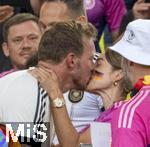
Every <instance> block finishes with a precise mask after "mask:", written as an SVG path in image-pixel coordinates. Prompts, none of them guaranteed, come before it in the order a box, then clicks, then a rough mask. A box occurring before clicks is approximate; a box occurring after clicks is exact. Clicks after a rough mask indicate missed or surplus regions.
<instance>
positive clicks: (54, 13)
mask: <svg viewBox="0 0 150 147" xmlns="http://www.w3.org/2000/svg"><path fill="white" fill-rule="evenodd" d="M83 17H84V19H85V11H84V8H83V1H82V0H47V1H45V2H44V3H43V5H42V7H41V10H40V23H41V24H42V25H43V27H44V28H45V27H46V26H48V24H49V23H51V22H54V21H56V22H57V21H66V20H69V19H74V20H76V19H80V18H83Z"/></svg>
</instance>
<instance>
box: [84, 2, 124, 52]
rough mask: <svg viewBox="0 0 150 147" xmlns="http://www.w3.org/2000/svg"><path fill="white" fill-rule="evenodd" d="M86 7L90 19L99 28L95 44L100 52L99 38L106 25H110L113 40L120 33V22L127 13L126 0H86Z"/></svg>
mask: <svg viewBox="0 0 150 147" xmlns="http://www.w3.org/2000/svg"><path fill="white" fill-rule="evenodd" d="M84 7H85V9H86V12H87V17H88V21H89V22H91V23H92V24H93V25H94V26H95V27H96V28H97V31H98V36H97V40H96V42H95V45H96V51H97V52H100V48H99V40H100V38H101V35H102V33H103V31H104V29H105V27H106V25H107V26H108V30H109V32H110V35H111V40H112V42H114V41H115V40H116V39H117V37H118V35H119V28H120V23H121V20H122V18H123V16H124V15H125V14H126V7H125V4H124V0H84ZM106 37H108V36H106Z"/></svg>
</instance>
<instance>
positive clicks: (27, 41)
mask: <svg viewBox="0 0 150 147" xmlns="http://www.w3.org/2000/svg"><path fill="white" fill-rule="evenodd" d="M22 47H23V48H28V47H30V41H29V40H28V39H24V40H23V42H22Z"/></svg>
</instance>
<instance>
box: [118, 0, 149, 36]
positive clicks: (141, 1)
mask: <svg viewBox="0 0 150 147" xmlns="http://www.w3.org/2000/svg"><path fill="white" fill-rule="evenodd" d="M136 19H150V3H148V2H145V0H137V1H136V2H135V3H134V5H133V8H132V9H131V10H129V11H128V12H127V13H126V15H125V16H124V17H123V19H122V22H121V25H120V30H119V35H122V33H124V31H125V30H126V27H127V25H128V23H129V22H131V21H133V20H136Z"/></svg>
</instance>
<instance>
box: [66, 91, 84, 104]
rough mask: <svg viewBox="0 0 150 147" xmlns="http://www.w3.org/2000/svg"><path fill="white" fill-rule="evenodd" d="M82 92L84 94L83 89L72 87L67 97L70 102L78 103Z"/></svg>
mask: <svg viewBox="0 0 150 147" xmlns="http://www.w3.org/2000/svg"><path fill="white" fill-rule="evenodd" d="M83 94H84V91H81V90H76V89H72V90H70V92H69V96H68V97H69V100H70V101H71V102H72V103H78V102H80V101H81V100H82V98H83Z"/></svg>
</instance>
